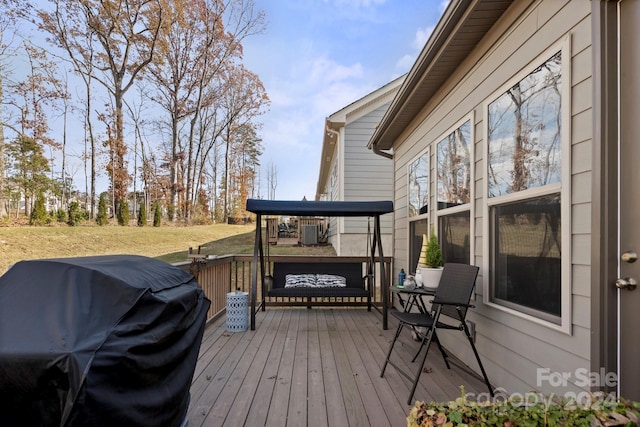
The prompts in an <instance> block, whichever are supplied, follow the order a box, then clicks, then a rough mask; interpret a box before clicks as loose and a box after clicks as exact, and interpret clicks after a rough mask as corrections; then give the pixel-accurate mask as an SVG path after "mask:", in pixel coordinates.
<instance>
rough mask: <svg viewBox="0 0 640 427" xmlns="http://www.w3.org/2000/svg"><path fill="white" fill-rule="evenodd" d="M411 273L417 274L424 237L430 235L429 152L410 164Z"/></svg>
mask: <svg viewBox="0 0 640 427" xmlns="http://www.w3.org/2000/svg"><path fill="white" fill-rule="evenodd" d="M408 172H409V173H408V176H409V182H408V197H409V267H408V268H409V270H408V271H409V272H411V273H415V268H416V267H417V265H418V259H419V258H420V249H421V248H422V235H423V234H426V235H428V234H429V220H428V216H427V214H428V213H429V152H425V153H422V154H421V155H420V156H418V158H416V159H415V160H414V161H413V162H411V163H410V164H409V171H408Z"/></svg>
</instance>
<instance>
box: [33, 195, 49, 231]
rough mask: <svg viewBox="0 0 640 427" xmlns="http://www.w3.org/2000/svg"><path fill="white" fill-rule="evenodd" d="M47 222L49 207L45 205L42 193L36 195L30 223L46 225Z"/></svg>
mask: <svg viewBox="0 0 640 427" xmlns="http://www.w3.org/2000/svg"><path fill="white" fill-rule="evenodd" d="M46 223H47V209H46V208H45V207H44V194H42V193H40V194H38V196H37V197H36V200H35V202H34V204H33V209H32V210H31V216H29V224H31V225H45V224H46Z"/></svg>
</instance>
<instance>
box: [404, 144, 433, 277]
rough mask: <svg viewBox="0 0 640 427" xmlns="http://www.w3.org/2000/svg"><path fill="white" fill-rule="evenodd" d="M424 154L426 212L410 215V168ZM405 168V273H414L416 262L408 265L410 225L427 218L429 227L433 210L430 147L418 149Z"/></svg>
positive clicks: (409, 260) (428, 227) (409, 261)
mask: <svg viewBox="0 0 640 427" xmlns="http://www.w3.org/2000/svg"><path fill="white" fill-rule="evenodd" d="M423 156H426V159H427V162H428V165H427V170H428V174H429V176H428V185H427V191H428V193H427V212H425V213H418V215H414V216H411V207H410V206H411V187H410V185H411V174H410V170H411V165H413V163H415V162H416V161H417V160H419V159H420V158H421V157H423ZM406 168H407V175H406V184H407V262H408V263H409V265H408V267H407V268H408V271H407V274H413V273H415V271H414V269H415V268H416V267H417V263H416V265H410V264H411V261H412V260H411V237H412V228H411V225H412V223H413V222H417V221H422V220H425V219H426V220H427V230H429V229H430V227H431V215H430V213H431V211H432V210H433V207H432V206H431V205H432V203H431V198H432V191H431V186H432V175H433V174H432V173H431V147H430V146H427V148H425V149H424V150H422V151H420V153H419V154H418V155H416V156H415V157H413V158H412V159H411V160H410V161H409V162H407V165H406Z"/></svg>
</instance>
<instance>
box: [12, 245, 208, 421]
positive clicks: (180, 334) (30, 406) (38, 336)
mask: <svg viewBox="0 0 640 427" xmlns="http://www.w3.org/2000/svg"><path fill="white" fill-rule="evenodd" d="M209 304H210V302H209V300H207V299H206V297H205V296H204V293H203V292H202V290H201V289H200V288H199V287H198V285H197V283H196V281H195V279H194V278H193V276H191V275H190V274H189V273H187V272H185V271H183V270H181V269H179V268H177V267H174V266H172V265H170V264H167V263H165V262H162V261H158V260H155V259H152V258H146V257H142V256H132V255H114V256H96V257H82V258H66V259H45V260H35V261H22V262H19V263H17V264H16V265H14V266H13V267H12V268H10V269H9V271H7V272H6V273H5V274H4V275H3V276H2V277H0V424H1V425H7V426H13V425H15V426H29V425H34V426H36V425H37V426H121V427H124V426H180V425H181V424H182V423H183V422H184V421H185V417H186V412H187V407H188V405H189V387H190V384H191V380H192V378H193V373H194V370H195V365H196V359H197V356H198V351H199V348H200V343H201V340H202V335H203V332H204V325H205V322H206V315H207V310H208V308H209Z"/></svg>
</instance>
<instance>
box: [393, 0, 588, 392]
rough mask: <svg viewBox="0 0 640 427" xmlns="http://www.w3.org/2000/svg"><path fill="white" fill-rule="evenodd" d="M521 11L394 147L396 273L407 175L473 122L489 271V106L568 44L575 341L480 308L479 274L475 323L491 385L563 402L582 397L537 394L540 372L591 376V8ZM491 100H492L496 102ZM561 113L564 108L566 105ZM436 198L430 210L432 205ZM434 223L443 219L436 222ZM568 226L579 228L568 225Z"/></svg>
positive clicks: (552, 2)
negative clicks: (466, 121) (460, 126)
mask: <svg viewBox="0 0 640 427" xmlns="http://www.w3.org/2000/svg"><path fill="white" fill-rule="evenodd" d="M530 3H531V4H532V6H529V9H526V7H527V3H526V2H515V3H514V5H513V6H512V7H511V8H510V9H509V10H508V11H507V13H506V15H505V16H503V19H501V20H500V21H498V23H497V24H496V27H495V28H494V29H493V32H491V33H489V34H488V35H487V36H486V37H485V38H484V39H483V40H482V41H481V42H480V44H479V46H478V47H477V48H476V50H475V51H474V52H472V54H471V55H470V56H469V58H468V59H467V61H466V62H465V63H464V64H462V65H461V67H460V69H459V70H458V71H457V72H456V73H454V74H453V75H452V78H451V79H450V81H449V82H448V83H446V84H445V85H443V87H442V90H441V93H440V94H438V95H436V97H434V99H432V100H431V101H430V102H429V103H428V104H427V105H425V107H424V109H423V112H422V113H421V115H420V116H419V117H418V118H417V119H416V120H415V121H414V123H412V125H411V126H410V127H409V128H408V129H406V130H405V132H404V133H403V134H401V136H400V138H399V139H398V141H396V144H395V145H394V150H395V152H394V158H395V180H394V185H395V190H394V192H395V196H394V203H395V209H396V214H395V236H394V262H395V265H406V264H407V258H408V254H407V246H408V238H407V234H408V218H407V209H406V204H407V165H408V164H409V162H411V161H412V160H413V159H415V158H416V156H418V155H419V154H421V153H422V152H423V151H424V150H425V149H426V148H427V147H428V146H429V144H432V143H435V142H436V141H437V139H438V138H440V137H442V135H443V134H444V133H445V132H446V131H448V130H449V129H451V127H452V126H453V125H454V124H456V123H458V122H459V121H460V120H461V119H463V118H465V117H467V116H468V115H469V114H470V113H472V112H473V113H474V130H475V159H474V162H475V176H474V179H475V183H474V191H475V201H474V209H475V214H474V215H475V218H474V227H475V231H474V242H472V245H473V248H474V263H475V264H476V265H479V266H483V262H484V259H483V257H484V256H486V254H484V253H483V246H484V240H483V239H485V236H483V230H484V223H485V221H486V220H487V219H486V218H483V215H484V203H485V200H484V182H483V179H484V169H485V168H486V162H485V159H483V155H484V151H485V144H486V141H485V124H484V123H483V120H484V108H485V105H486V102H487V101H488V100H489V99H490V97H492V96H493V94H494V93H495V92H496V91H497V90H498V89H500V88H501V87H502V86H503V85H504V84H505V83H506V82H507V81H509V80H511V79H512V78H513V77H514V76H515V75H517V74H518V73H521V72H522V71H530V69H529V68H531V67H532V66H533V65H531V64H532V61H534V60H535V59H536V58H538V57H539V55H541V54H542V53H544V52H545V51H546V50H547V49H548V48H549V47H551V46H553V45H557V44H558V43H559V42H561V41H562V40H563V39H565V38H566V37H567V36H569V35H570V37H571V54H572V59H571V61H572V67H571V76H565V75H563V84H565V83H566V82H568V81H569V80H570V82H571V85H572V89H571V100H572V102H571V105H570V106H567V108H571V123H565V124H563V125H564V126H572V129H571V146H572V149H571V153H570V154H571V156H572V164H571V165H572V166H571V167H572V181H571V185H572V187H571V192H572V194H571V201H570V203H571V206H572V208H571V210H572V212H571V218H572V222H573V225H572V249H573V253H572V256H571V263H572V269H571V270H572V280H573V283H572V286H571V289H572V291H571V292H572V333H571V335H567V334H564V333H562V332H558V331H555V330H553V329H551V328H549V327H546V326H544V325H540V324H537V323H535V322H531V321H529V320H527V319H524V318H521V317H518V316H515V315H513V314H510V313H507V312H505V311H501V310H498V309H495V308H492V307H488V306H485V305H484V304H483V303H482V294H483V293H484V289H483V280H484V277H485V275H486V274H487V272H484V271H482V270H481V272H480V276H481V277H479V279H478V289H477V292H476V295H475V304H476V309H475V310H473V311H472V312H471V313H470V315H469V319H470V320H472V321H474V322H475V323H476V331H477V332H476V334H477V346H478V349H479V351H480V353H481V357H482V360H483V362H484V363H485V367H486V368H487V370H488V373H489V378H490V380H491V381H492V382H493V383H494V384H495V385H496V386H503V387H505V388H506V389H507V391H509V392H516V391H517V392H525V391H530V390H533V389H536V390H543V391H547V392H555V393H560V392H563V391H567V390H571V391H580V390H581V388H579V387H577V386H576V385H574V384H571V383H569V385H568V387H567V388H566V390H564V389H562V388H550V387H549V386H548V385H547V384H538V381H537V373H538V369H539V368H548V369H550V371H551V372H571V373H574V372H575V370H576V369H577V368H587V369H588V368H590V357H589V354H590V331H589V327H590V314H589V313H590V310H591V308H590V306H591V302H590V289H589V283H590V280H591V279H590V247H591V243H592V242H591V238H590V236H591V235H590V217H591V216H590V212H591V164H592V158H591V148H592V141H591V138H592V128H591V117H592V112H591V104H592V99H591V96H592V95H591V91H592V81H591V68H592V67H591V61H592V55H591V23H590V15H589V13H590V2H583V1H566V0H565V1H559V0H558V1H556V0H543V1H539V2H530ZM491 99H492V98H491ZM563 108H565V106H564V105H563ZM434 147H435V146H432V149H431V173H430V175H431V178H432V181H431V187H430V188H431V191H430V193H431V195H432V196H433V194H434V191H435V183H434V181H433V177H434V176H435V169H434V164H433V163H434V162H433V149H434ZM434 202H435V200H434V198H433V197H432V198H431V200H430V205H431V206H433V205H434ZM431 215H432V217H431V219H432V220H434V219H435V214H434V213H433V212H432V213H431ZM563 226H571V225H570V224H563ZM461 338H463V337H460V336H454V334H443V336H442V337H441V339H442V341H443V343H444V344H445V346H447V347H449V348H450V350H451V351H452V352H453V353H454V354H456V355H457V356H459V357H460V358H462V359H463V360H464V361H465V362H466V363H467V364H468V365H469V366H470V367H472V368H473V369H475V370H477V364H476V362H475V358H474V357H473V354H472V353H471V351H470V348H469V345H468V343H467V342H465V341H464V340H462V339H461Z"/></svg>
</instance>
